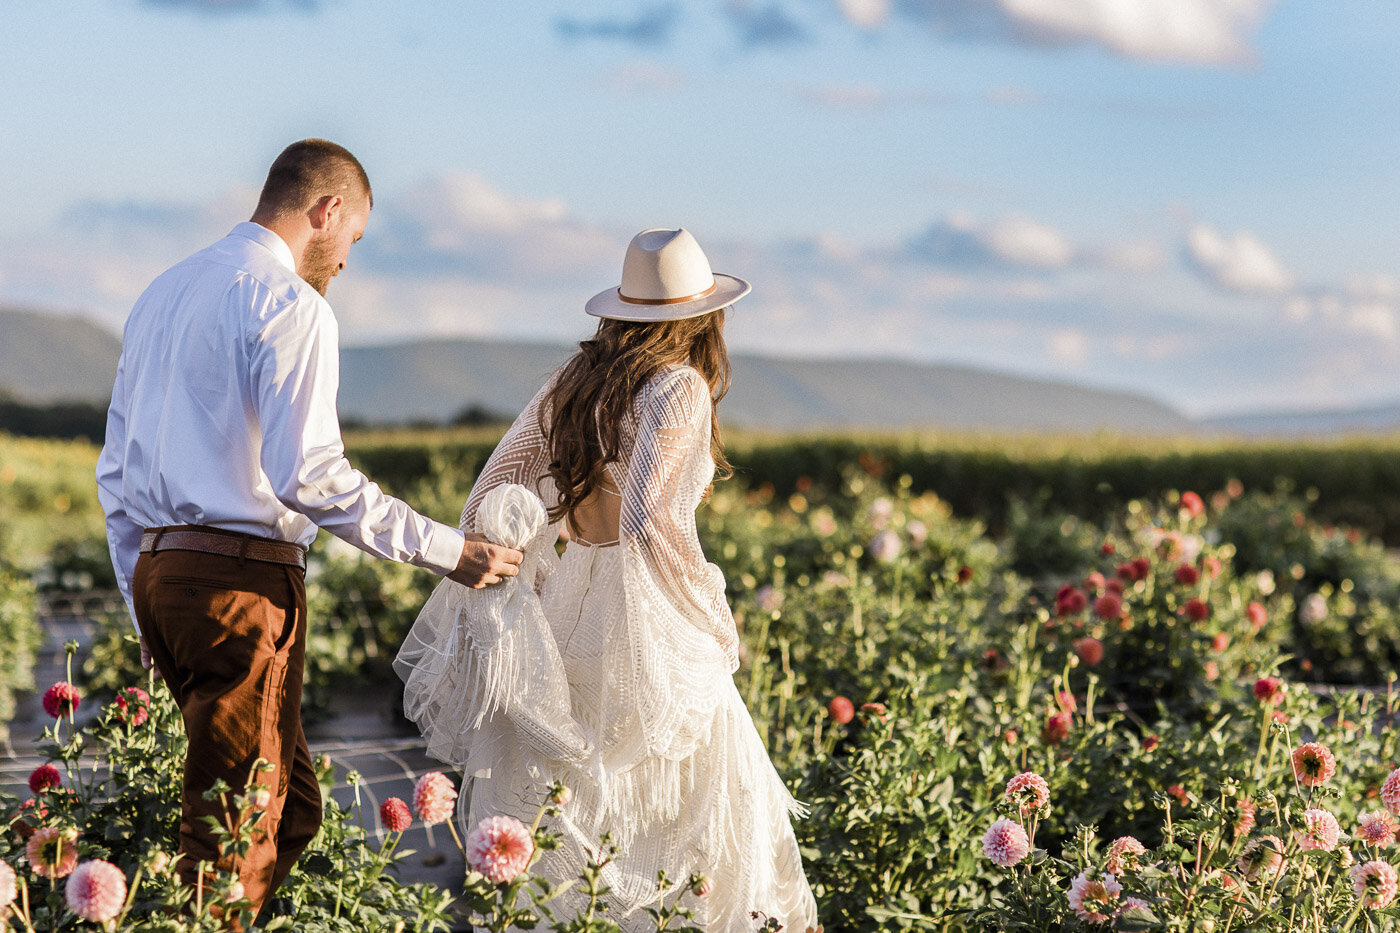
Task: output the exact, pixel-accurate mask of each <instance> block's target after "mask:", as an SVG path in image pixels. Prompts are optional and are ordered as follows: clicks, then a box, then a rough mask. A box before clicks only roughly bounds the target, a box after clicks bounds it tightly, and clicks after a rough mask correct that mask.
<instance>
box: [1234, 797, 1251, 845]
mask: <svg viewBox="0 0 1400 933" xmlns="http://www.w3.org/2000/svg"><path fill="white" fill-rule="evenodd" d="M1255 809H1256V807H1255V803H1254V801H1253V800H1251V799H1249V798H1248V797H1241V798H1240V799H1239V800H1237V801H1235V810H1236V812H1237V813H1238V814H1239V815H1238V816H1237V817H1236V818H1235V826H1234V836H1235V838H1236V839H1239V838H1240V837H1241V836H1248V835H1249V832H1250V830H1252V829H1254V811H1255Z"/></svg>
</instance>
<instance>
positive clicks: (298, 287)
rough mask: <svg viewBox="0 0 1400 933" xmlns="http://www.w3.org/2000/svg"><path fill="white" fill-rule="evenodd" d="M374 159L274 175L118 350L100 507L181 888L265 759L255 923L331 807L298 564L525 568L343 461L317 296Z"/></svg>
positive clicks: (348, 232) (295, 162)
mask: <svg viewBox="0 0 1400 933" xmlns="http://www.w3.org/2000/svg"><path fill="white" fill-rule="evenodd" d="M372 204H373V196H372V194H371V192H370V186H369V179H368V178H367V177H366V175H365V172H364V169H363V168H362V167H361V166H360V163H359V162H358V161H357V160H356V159H355V157H354V156H352V155H351V154H350V153H349V152H348V151H346V150H345V149H343V148H342V147H340V146H337V145H336V144H334V143H331V142H327V141H325V140H319V139H307V140H303V141H301V142H298V143H293V144H292V145H291V146H289V147H287V149H286V150H285V151H284V152H283V153H282V154H281V155H280V156H278V157H277V160H276V161H275V162H273V164H272V168H271V171H269V173H268V176H267V182H266V184H265V185H264V187H263V191H262V195H261V197H260V199H259V201H258V205H257V210H256V211H255V212H254V214H253V217H252V220H251V221H250V222H248V223H242V224H239V225H238V226H236V227H235V228H234V229H233V231H232V232H231V233H230V234H229V235H228V236H227V237H225V238H224V239H223V240H221V241H219V242H218V243H215V244H214V245H213V246H210V247H209V248H207V249H205V250H202V251H200V252H198V253H196V254H194V255H193V256H191V257H190V258H189V259H186V260H185V261H184V262H182V263H179V264H178V265H176V266H174V267H172V268H171V269H169V270H167V271H166V272H165V273H164V274H162V275H161V276H160V277H159V278H157V279H156V280H155V282H153V283H152V284H151V286H150V287H149V288H148V289H147V290H146V292H145V293H144V294H143V295H142V296H141V297H140V299H139V300H138V301H137V302H136V305H135V307H134V308H133V309H132V312H131V315H130V317H129V318H128V319H127V323H126V328H125V331H124V333H123V339H122V355H121V361H120V363H119V364H118V367H117V378H116V385H115V387H114V388H113V391H112V405H111V409H110V411H109V412H108V416H107V439H106V445H105V446H104V447H103V449H102V455H101V458H100V459H99V461H98V466H97V481H98V486H99V498H100V499H101V502H102V507H103V510H104V511H105V512H106V515H107V537H108V543H109V545H110V548H111V552H112V562H113V564H114V566H115V567H116V570H117V579H118V582H119V584H120V586H121V590H122V595H123V596H124V597H126V600H127V604H128V606H129V608H130V609H131V613H132V618H133V619H134V620H135V622H136V626H137V630H138V632H139V633H140V635H141V647H142V662H143V664H145V665H146V666H148V667H149V666H150V663H151V661H152V660H153V661H154V663H155V665H156V667H157V668H158V669H159V672H160V673H161V674H162V675H163V676H164V678H165V681H166V683H167V684H168V685H169V686H170V690H171V692H172V693H173V694H174V697H175V701H176V702H177V703H178V704H179V706H180V711H181V714H182V716H183V718H184V721H185V729H186V732H187V733H188V735H189V753H188V756H187V758H186V762H185V777H184V787H183V794H184V800H183V807H182V813H181V821H180V851H181V853H182V854H183V855H184V856H185V858H184V859H183V863H182V865H183V867H182V871H183V873H184V877H185V879H186V881H193V880H194V879H195V878H196V877H197V865H198V862H199V861H200V860H207V861H210V862H216V861H217V860H218V849H217V845H216V843H215V841H214V839H213V836H212V834H211V833H210V832H209V829H208V827H207V825H206V823H205V821H204V820H202V819H201V817H202V816H206V815H213V816H217V817H219V818H220V819H221V820H222V818H223V813H222V812H221V810H220V808H219V807H218V805H217V803H211V802H209V801H205V800H204V799H203V794H204V792H205V791H206V790H208V789H209V787H210V786H211V785H212V784H213V783H214V782H215V781H216V780H218V779H223V780H224V781H226V782H227V783H228V784H230V785H231V786H233V787H235V788H242V787H243V785H244V783H245V782H246V781H247V779H248V774H249V768H250V767H251V766H252V764H253V763H254V762H255V761H256V760H257V759H258V758H263V759H266V760H267V761H269V762H271V763H272V764H273V765H274V766H275V770H274V771H273V772H271V773H270V774H267V775H264V776H263V778H262V781H263V783H264V784H266V785H267V786H268V787H269V788H270V790H271V803H270V804H269V805H268V807H267V809H266V814H265V816H264V817H263V820H262V824H261V825H262V828H263V829H264V830H265V831H266V832H265V835H264V836H263V838H261V839H260V840H258V841H255V842H254V844H253V846H252V848H251V849H250V851H249V852H248V854H247V856H246V857H245V858H243V859H242V860H241V862H240V864H239V865H238V866H237V870H238V873H239V878H240V881H241V882H242V884H243V889H244V891H245V892H246V895H247V897H248V898H249V899H250V900H252V902H253V905H254V911H255V912H256V910H257V909H258V908H260V907H261V906H262V905H263V904H264V903H265V902H266V900H267V899H268V898H269V897H270V896H271V895H272V893H273V892H274V891H275V890H276V889H277V886H278V885H279V884H280V883H281V882H282V880H283V879H284V878H285V877H286V876H287V873H288V872H289V871H290V870H291V868H292V865H293V864H294V863H295V862H296V859H297V857H298V855H299V854H300V853H301V851H302V849H303V848H305V846H306V844H307V843H308V842H310V841H311V838H312V837H313V836H314V835H315V834H316V830H317V828H318V827H319V826H320V821H321V796H320V789H319V787H318V786H317V783H316V777H315V773H314V771H313V768H312V764H311V756H310V754H309V753H308V751H307V747H306V737H305V735H304V734H303V732H302V727H301V686H302V670H303V663H304V658H305V648H306V626H307V619H306V590H305V585H304V579H303V575H304V568H305V551H306V546H307V545H308V544H310V543H311V541H312V539H313V538H314V537H315V535H316V529H317V526H320V527H321V528H325V529H326V530H327V531H329V532H331V533H332V534H334V535H336V536H337V537H340V538H342V539H344V540H346V541H348V542H350V543H351V544H354V545H356V546H357V547H360V548H362V549H363V550H365V551H367V552H369V553H371V554H374V555H375V556H378V557H384V558H388V559H391V560H399V561H407V562H409V563H413V564H416V565H418V566H420V567H426V568H428V569H430V570H433V571H435V572H436V573H439V574H444V575H446V576H448V577H450V578H451V579H453V580H456V581H457V582H459V583H462V584H464V585H467V586H473V587H480V586H486V585H490V584H492V583H496V582H499V581H500V580H501V579H502V578H503V577H507V576H513V575H514V574H515V573H516V572H517V567H518V565H519V563H520V559H521V554H520V552H519V551H515V550H511V549H508V548H499V547H496V546H494V545H491V544H489V543H487V542H486V541H485V539H483V538H480V536H476V535H463V534H462V533H461V532H460V531H458V530H457V529H456V528H453V527H450V526H447V525H442V524H439V523H437V522H434V521H430V520H429V519H427V518H424V517H423V516H421V515H418V514H417V513H416V512H414V511H413V510H412V509H410V508H409V507H408V506H407V505H405V504H404V503H402V502H400V501H398V500H396V499H393V498H390V497H389V496H386V495H385V494H384V493H383V492H382V491H381V490H380V489H379V487H378V486H376V485H375V484H373V483H371V482H370V481H369V480H368V479H367V478H366V477H365V476H364V475H363V474H361V473H360V472H358V471H356V470H355V469H354V468H352V467H351V466H350V463H349V462H348V461H347V460H346V459H345V455H344V447H343V444H342V442H341V436H340V427H339V423H338V421H337V417H336V407H335V404H336V391H337V387H338V382H339V355H338V347H337V328H336V322H335V318H334V316H333V314H332V312H331V307H330V305H329V304H327V303H326V301H325V298H324V297H323V296H324V294H325V292H326V288H327V286H328V285H329V283H330V280H331V279H332V278H333V277H334V276H336V275H337V274H339V272H340V271H341V270H342V269H344V268H345V262H346V259H347V257H348V256H349V253H350V247H351V245H352V244H353V243H354V242H355V241H357V240H359V239H360V237H361V236H362V235H363V234H364V230H365V224H366V222H367V221H368V219H369V213H370V208H371V206H372Z"/></svg>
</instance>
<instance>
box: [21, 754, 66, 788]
mask: <svg viewBox="0 0 1400 933" xmlns="http://www.w3.org/2000/svg"><path fill="white" fill-rule="evenodd" d="M62 783H63V775H61V774H59V773H58V769H57V768H55V767H54V766H53V765H51V764H49V763H48V762H45V763H44V764H41V765H40V766H39V767H37V768H35V769H34V770H33V771H32V772H30V774H29V790H30V791H31V792H32V793H35V794H38V793H42V792H43V791H46V790H48V789H49V788H50V787H57V786H58V785H60V784H62Z"/></svg>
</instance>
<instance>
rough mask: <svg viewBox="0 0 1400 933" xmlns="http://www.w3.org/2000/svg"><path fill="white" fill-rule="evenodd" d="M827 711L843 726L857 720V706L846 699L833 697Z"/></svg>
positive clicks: (827, 705)
mask: <svg viewBox="0 0 1400 933" xmlns="http://www.w3.org/2000/svg"><path fill="white" fill-rule="evenodd" d="M826 711H827V712H828V713H830V714H831V718H832V719H834V720H836V721H837V722H839V723H840V724H841V725H843V726H844V725H845V724H846V723H848V722H850V721H851V720H852V719H855V718H856V708H855V704H853V703H852V702H851V701H850V700H848V699H847V698H846V697H832V699H831V702H830V703H828V704H826Z"/></svg>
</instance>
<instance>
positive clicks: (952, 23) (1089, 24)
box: [897, 0, 1274, 65]
mask: <svg viewBox="0 0 1400 933" xmlns="http://www.w3.org/2000/svg"><path fill="white" fill-rule="evenodd" d="M897 2H898V9H899V11H900V12H901V13H903V14H904V15H905V16H907V17H909V18H911V19H913V20H915V21H918V22H921V23H924V24H926V25H927V26H929V27H930V28H931V29H933V30H934V31H935V32H938V33H940V34H945V35H952V36H966V37H972V38H983V39H986V38H991V39H996V38H1002V39H1011V40H1014V41H1019V42H1022V43H1026V44H1031V45H1050V46H1054V45H1072V44H1090V45H1097V46H1100V47H1101V48H1104V49H1106V50H1108V51H1110V52H1112V53H1114V54H1116V55H1120V56H1122V57H1124V58H1130V59H1139V60H1145V61H1167V62H1189V63H1195V64H1207V65H1218V64H1239V63H1242V62H1246V61H1249V60H1250V59H1251V58H1252V57H1253V51H1252V41H1253V37H1254V33H1255V32H1256V30H1257V29H1258V28H1259V26H1260V24H1261V23H1262V22H1263V21H1264V19H1265V17H1266V16H1267V15H1268V13H1269V11H1270V9H1271V8H1272V7H1273V5H1274V0H897Z"/></svg>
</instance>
